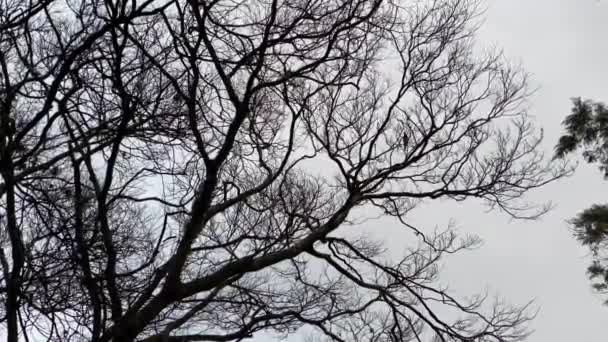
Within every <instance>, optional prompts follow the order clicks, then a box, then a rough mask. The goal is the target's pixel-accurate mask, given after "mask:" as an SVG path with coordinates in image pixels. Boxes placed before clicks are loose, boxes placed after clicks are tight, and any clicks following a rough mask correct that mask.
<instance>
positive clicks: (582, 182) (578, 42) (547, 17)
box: [419, 0, 608, 342]
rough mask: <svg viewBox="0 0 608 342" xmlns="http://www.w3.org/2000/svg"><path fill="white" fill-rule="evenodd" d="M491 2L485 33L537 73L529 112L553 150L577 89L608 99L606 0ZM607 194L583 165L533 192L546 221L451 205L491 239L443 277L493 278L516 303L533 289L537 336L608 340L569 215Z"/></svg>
mask: <svg viewBox="0 0 608 342" xmlns="http://www.w3.org/2000/svg"><path fill="white" fill-rule="evenodd" d="M486 6H487V8H488V11H487V13H486V15H485V18H486V21H485V24H484V26H483V27H482V30H481V32H480V35H479V38H480V42H481V43H482V44H484V45H485V44H492V45H495V46H497V47H500V48H502V49H503V50H504V53H505V55H506V56H508V57H510V58H511V59H512V60H515V61H517V62H521V63H522V65H523V67H524V68H525V69H526V70H527V71H529V72H530V73H531V74H532V78H533V84H534V85H535V86H538V87H540V89H539V90H538V92H537V93H536V94H535V96H534V97H533V98H532V101H531V109H530V112H531V114H532V115H534V116H535V117H536V121H537V122H538V124H539V125H540V126H542V127H544V129H545V136H546V139H545V146H546V148H547V150H549V151H550V149H551V148H552V146H553V145H554V143H555V142H556V141H557V138H558V135H559V134H560V132H561V129H560V122H561V120H562V119H563V118H564V116H565V115H567V114H568V112H569V109H570V98H571V97H573V96H581V97H585V98H586V97H588V98H593V99H597V100H603V101H608V85H607V84H608V83H607V82H606V80H608V62H606V60H607V59H606V56H607V55H608V45H606V32H608V1H606V0H599V1H597V0H578V1H575V0H486ZM606 194H608V181H604V180H603V179H602V176H601V174H600V172H599V171H598V170H597V169H596V168H594V167H590V166H587V165H583V164H581V165H580V166H579V168H578V170H577V172H576V174H575V175H574V176H573V177H571V178H569V179H566V180H563V181H560V182H558V183H555V184H552V185H550V186H548V187H547V188H545V189H542V190H540V191H537V192H536V193H535V194H534V196H533V198H534V199H539V200H551V201H553V203H554V204H555V205H556V208H555V209H554V210H553V211H552V212H550V213H549V214H547V215H546V216H545V217H543V219H542V220H540V221H536V222H510V221H508V220H507V219H506V218H505V217H503V216H502V215H500V214H497V213H490V214H479V210H480V208H479V207H477V206H475V205H471V206H467V207H466V208H461V209H460V210H458V211H457V212H456V211H452V210H446V213H445V215H446V216H452V217H454V218H455V219H456V220H457V222H458V223H459V226H461V227H463V229H465V230H470V231H475V232H477V233H478V234H479V235H480V236H481V237H482V238H483V239H484V245H483V247H482V248H481V249H479V250H477V251H474V252H471V253H468V254H466V255H463V256H461V257H457V258H456V260H453V259H452V261H451V262H450V263H449V264H448V265H446V267H445V269H444V271H443V278H444V279H445V280H447V281H449V282H450V284H452V285H453V288H454V289H456V290H457V293H459V294H466V293H467V292H474V291H475V289H480V288H482V287H484V286H487V287H488V288H489V289H490V290H493V291H497V292H498V293H499V294H501V295H503V296H504V297H506V298H508V299H510V300H511V301H513V302H516V303H517V302H525V301H526V300H527V299H531V298H535V299H536V301H537V303H538V304H539V305H540V306H541V312H540V313H539V316H538V317H537V319H536V320H535V321H534V323H533V327H534V329H535V330H536V333H535V334H534V335H532V337H531V338H530V339H529V340H530V341H533V342H550V341H551V342H553V341H559V342H561V341H585V342H602V341H606V324H607V323H608V307H605V306H602V305H601V301H602V299H601V298H600V297H598V296H597V295H594V294H593V293H592V291H591V290H590V287H589V282H588V281H587V279H586V276H585V268H586V266H587V263H588V259H587V258H586V256H587V252H586V250H584V249H582V248H580V247H579V246H578V245H577V243H576V242H575V241H574V239H573V238H572V237H571V235H570V232H569V230H568V226H567V224H566V222H565V220H567V219H568V218H570V217H572V216H573V215H575V214H576V213H577V212H579V211H580V210H582V209H584V208H585V207H587V206H589V205H590V204H593V203H601V202H605V201H606ZM452 208H454V207H453V206H452ZM431 209H432V208H431ZM463 209H465V210H463ZM419 214H421V215H423V214H422V213H419Z"/></svg>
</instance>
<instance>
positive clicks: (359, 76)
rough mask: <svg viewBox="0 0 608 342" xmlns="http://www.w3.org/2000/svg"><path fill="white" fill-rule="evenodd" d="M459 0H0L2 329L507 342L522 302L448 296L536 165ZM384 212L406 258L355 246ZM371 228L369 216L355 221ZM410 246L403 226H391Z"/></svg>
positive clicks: (369, 244) (117, 337)
mask: <svg viewBox="0 0 608 342" xmlns="http://www.w3.org/2000/svg"><path fill="white" fill-rule="evenodd" d="M477 14H478V9H477V4H476V3H475V2H474V1H466V0H434V1H428V2H400V1H392V0H244V1H232V0H196V1H195V0H188V1H185V0H130V1H127V0H107V1H101V0H93V1H81V0H56V1H52V0H28V1H20V0H19V1H17V0H8V1H3V2H2V4H0V27H1V28H2V29H1V30H0V174H1V176H2V180H1V181H0V195H1V200H0V215H1V216H0V229H1V232H2V234H1V235H0V242H1V247H2V249H1V250H0V252H1V253H0V261H1V266H2V276H1V281H0V299H1V301H2V303H3V305H2V306H0V307H1V308H2V311H1V312H0V320H1V321H2V322H3V324H4V325H5V329H4V330H5V331H6V332H7V336H8V339H7V341H9V342H17V341H74V342H76V341H94V342H108V341H116V342H118V341H120V342H130V341H146V342H161V341H162V342H168V341H180V342H184V341H241V340H244V339H247V338H248V337H251V336H253V335H254V334H255V333H256V332H259V331H269V332H273V333H276V334H278V335H280V336H287V335H289V334H292V333H294V332H295V331H300V332H302V333H306V334H308V335H309V337H310V339H311V340H314V341H324V340H327V341H516V340H521V339H523V338H524V337H525V336H527V333H528V330H527V323H528V321H529V320H530V319H531V317H532V316H533V313H532V312H531V311H530V310H528V307H527V306H524V307H514V306H509V305H506V304H504V303H502V302H496V303H492V302H488V301H486V298H485V297H484V296H475V297H472V298H470V299H468V300H461V299H458V298H456V297H455V296H454V295H453V294H451V291H449V290H448V289H446V288H443V287H441V286H440V285H439V283H438V281H437V279H438V265H439V263H440V261H441V258H442V257H444V256H445V255H446V254H451V253H455V252H458V251H461V250H463V249H468V248H472V247H474V246H475V245H476V244H477V240H476V238H471V237H458V236H456V235H455V233H454V232H452V231H451V230H450V229H449V227H448V229H447V230H445V231H443V232H432V231H430V230H428V229H424V228H423V227H421V228H418V227H414V226H413V225H412V224H411V223H410V216H409V215H410V213H411V211H412V210H413V209H414V208H415V207H416V205H417V204H419V203H421V202H423V201H430V200H434V199H451V200H456V201H463V200H468V199H478V200H481V201H484V202H485V203H487V204H488V205H489V206H490V207H493V208H498V209H500V210H502V211H504V212H506V213H508V214H509V215H512V216H513V217H515V218H535V217H537V216H538V215H540V214H542V213H543V212H544V211H545V210H546V209H547V207H546V206H544V205H540V206H536V205H534V204H531V203H528V202H526V201H525V199H524V197H523V196H524V195H525V193H526V192H527V191H528V190H530V189H533V188H536V187H539V186H542V185H544V184H546V183H547V182H550V181H553V180H555V179H558V178H560V177H562V176H564V175H565V174H567V173H568V172H569V169H568V168H567V167H566V166H565V165H561V164H559V165H558V164H556V163H551V162H547V161H546V160H545V159H544V157H543V155H542V153H541V151H540V148H539V143H540V140H541V135H539V134H538V133H537V131H535V130H534V129H533V127H532V126H531V124H530V123H529V122H528V119H527V114H526V111H525V110H524V107H523V104H524V102H525V100H526V99H527V96H528V90H527V87H526V74H525V73H524V72H522V71H521V70H519V69H517V68H515V67H513V66H511V65H509V63H508V62H507V61H505V60H504V58H503V57H502V56H500V55H498V54H492V53H487V54H475V53H473V52H474V49H473V44H474V36H475V29H476V25H477V19H476V16H477ZM377 214H380V215H384V216H386V217H389V218H392V219H394V220H393V222H394V224H395V225H401V226H402V227H403V229H404V232H412V233H415V234H411V240H410V241H404V245H407V246H409V247H407V248H404V251H399V252H401V253H400V254H401V255H402V256H401V257H400V258H394V253H389V251H387V250H385V248H383V242H382V241H374V240H373V239H370V238H369V237H365V236H364V235H357V234H358V233H356V231H355V230H354V229H352V227H354V226H355V225H356V224H357V221H359V219H360V218H369V217H371V216H374V215H377ZM359 224H360V225H361V226H363V227H364V226H365V223H359ZM403 236H404V239H405V237H407V236H410V235H408V234H406V233H404V235H403Z"/></svg>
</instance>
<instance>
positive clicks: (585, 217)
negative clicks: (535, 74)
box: [555, 98, 608, 304]
mask: <svg viewBox="0 0 608 342" xmlns="http://www.w3.org/2000/svg"><path fill="white" fill-rule="evenodd" d="M572 102H573V107H572V113H571V114H570V115H568V116H567V117H566V119H565V120H564V121H563V123H562V124H563V126H564V128H565V130H566V132H565V134H564V135H563V136H562V137H560V139H559V141H558V144H557V146H556V149H555V157H556V158H564V157H565V156H566V155H568V154H570V153H573V152H578V151H580V152H582V156H583V157H584V158H585V161H587V162H588V163H592V164H598V165H599V168H600V170H602V171H603V172H604V177H605V178H606V179H608V107H607V106H606V105H605V104H604V103H601V102H594V101H591V100H581V99H580V98H575V99H573V101H572ZM570 223H571V225H572V229H573V233H574V236H575V238H576V239H577V240H578V241H579V242H580V243H581V244H582V245H583V246H586V247H588V248H589V249H590V251H591V254H592V261H591V265H590V266H589V267H588V268H587V272H588V275H589V278H590V279H591V281H592V284H593V285H592V286H593V288H594V289H595V290H597V291H598V292H600V293H603V294H608V204H603V205H600V204H595V205H592V206H591V207H590V208H587V209H585V210H584V211H583V212H581V213H579V214H578V215H577V216H576V217H575V218H574V219H572V220H571V221H570ZM606 304H608V300H607V301H606Z"/></svg>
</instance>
